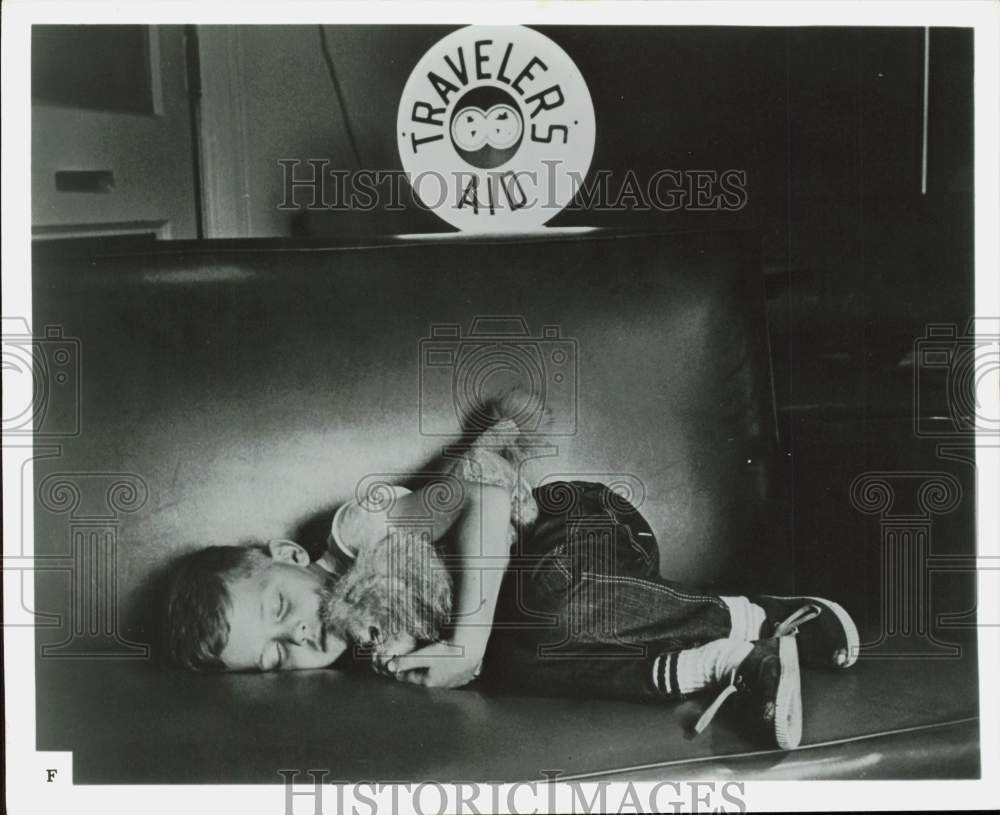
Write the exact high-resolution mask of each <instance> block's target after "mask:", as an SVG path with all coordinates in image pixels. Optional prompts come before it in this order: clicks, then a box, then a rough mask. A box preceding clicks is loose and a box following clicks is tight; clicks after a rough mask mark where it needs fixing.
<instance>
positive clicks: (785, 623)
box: [694, 603, 823, 733]
mask: <svg viewBox="0 0 1000 815" xmlns="http://www.w3.org/2000/svg"><path fill="white" fill-rule="evenodd" d="M822 612H823V609H821V608H820V607H819V606H817V605H815V604H813V603H807V604H806V605H804V606H800V607H799V608H797V609H796V610H795V611H793V612H792V613H791V614H789V615H788V616H787V617H786V618H785V619H784V620H782V621H781V622H780V623H778V624H777V625H776V626H775V627H774V634H773V636H775V637H788V636H793V635H795V634H798V633H799V626H800V625H802V624H803V623H807V622H809V621H810V620H815V619H816V618H817V617H818V616H819V615H820V614H821V613H822ZM736 685H737V682H736V670H735V669H734V670H732V671H730V673H729V683H728V684H727V685H726V686H725V687H724V688H723V689H722V690H721V691H720V692H719V695H718V696H716V697H715V699H714V700H713V701H712V704H710V705H709V706H708V707H707V708H705V712H704V713H702V714H701V717H700V718H699V719H698V721H697V722H695V725H694V732H695V733H701V732H702V731H703V730H704V729H705V728H706V727H708V726H709V725H710V724H711V723H712V719H714V718H715V714H716V713H718V712H719V708H721V707H722V706H723V705H724V704H725V702H726V699H728V698H729V697H730V696H732V695H733V694H734V693H736V691H737V690H738V689H737V687H736Z"/></svg>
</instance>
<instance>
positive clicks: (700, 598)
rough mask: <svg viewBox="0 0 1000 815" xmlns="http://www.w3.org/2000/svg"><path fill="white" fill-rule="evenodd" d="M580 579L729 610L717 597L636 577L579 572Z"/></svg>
mask: <svg viewBox="0 0 1000 815" xmlns="http://www.w3.org/2000/svg"><path fill="white" fill-rule="evenodd" d="M566 574H567V575H568V574H569V573H568V572H566ZM580 577H581V578H585V579H588V580H594V581H596V582H611V583H628V584H632V585H638V586H645V587H647V588H651V589H654V590H656V591H659V592H663V593H664V594H666V595H669V596H671V597H673V598H675V599H677V600H681V601H684V602H691V603H704V602H710V603H712V604H713V605H716V606H718V607H719V608H723V609H726V610H728V608H729V607H728V606H727V605H726V604H725V602H723V601H722V600H721V599H719V598H718V597H712V596H711V595H699V594H685V593H684V592H680V591H677V590H676V589H672V588H670V587H669V586H662V585H660V584H659V583H654V582H653V581H651V580H643V579H641V578H638V577H622V576H616V577H613V576H611V575H606V574H595V573H594V572H581V573H580Z"/></svg>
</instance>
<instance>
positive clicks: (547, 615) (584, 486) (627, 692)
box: [480, 481, 730, 699]
mask: <svg viewBox="0 0 1000 815" xmlns="http://www.w3.org/2000/svg"><path fill="white" fill-rule="evenodd" d="M534 494H535V498H536V500H537V501H538V507H539V516H538V520H537V522H536V523H535V524H534V525H533V527H532V529H531V531H530V533H528V534H526V535H523V536H522V539H521V540H520V541H518V543H517V544H516V545H515V546H514V548H513V550H512V552H511V560H510V566H509V568H508V571H507V574H506V576H505V578H504V583H503V586H502V588H501V590H500V598H499V602H498V608H497V613H496V616H495V623H494V628H493V633H492V634H491V637H490V644H489V647H488V650H487V654H486V659H485V661H484V665H483V675H482V677H481V679H480V684H481V685H482V686H484V687H496V688H503V689H508V690H523V691H526V692H531V693H533V694H535V693H539V692H546V693H553V694H559V695H567V694H574V695H575V694H582V695H587V696H594V695H599V696H610V697H618V698H626V699H662V698H663V697H662V695H661V694H660V693H659V692H658V691H657V690H656V687H655V684H654V682H653V676H652V669H653V660H654V659H655V657H656V656H657V655H658V654H661V653H664V652H670V651H679V650H682V649H685V648H690V647H693V646H696V645H699V644H701V643H703V642H707V641H709V640H714V639H718V638H720V637H726V636H728V634H729V631H730V617H729V611H728V608H727V606H726V604H725V603H724V602H723V601H722V600H721V599H720V598H719V597H717V596H715V595H711V594H706V593H704V592H701V591H698V590H695V589H690V588H687V587H683V586H680V585H678V584H676V583H672V582H670V581H667V580H664V579H663V578H661V577H660V558H659V548H658V546H657V543H656V538H655V537H654V535H653V531H652V530H651V529H650V527H649V524H648V523H647V522H646V520H645V519H644V518H643V517H642V516H641V515H640V514H639V512H638V511H637V510H636V509H635V507H633V506H632V505H631V504H630V503H628V501H626V500H624V499H623V498H622V497H620V496H619V495H617V494H616V493H614V492H613V491H611V490H609V489H608V488H607V487H605V486H604V485H603V484H597V483H590V482H584V481H573V482H554V483H550V484H546V485H543V486H541V487H538V488H537V489H535V491H534Z"/></svg>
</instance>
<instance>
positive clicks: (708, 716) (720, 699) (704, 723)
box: [694, 669, 736, 733]
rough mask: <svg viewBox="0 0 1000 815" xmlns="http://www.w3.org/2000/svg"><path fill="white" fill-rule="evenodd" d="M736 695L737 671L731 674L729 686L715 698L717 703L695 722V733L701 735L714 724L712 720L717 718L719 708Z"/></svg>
mask: <svg viewBox="0 0 1000 815" xmlns="http://www.w3.org/2000/svg"><path fill="white" fill-rule="evenodd" d="M734 693H736V670H735V669H733V670H732V671H730V672H729V684H728V685H726V687H724V688H723V689H722V691H721V692H720V693H719V695H718V696H716V697H715V701H713V702H712V704H710V705H709V706H708V707H707V708H705V712H704V713H702V714H701V718H700V719H698V721H697V722H695V725H694V732H695V733H701V732H702V731H703V730H704V729H705V728H706V727H708V726H709V725H710V724H711V723H712V719H714V718H715V714H716V713H718V712H719V708H720V707H722V705H723V704H724V703H725V701H726V699H728V698H729V697H730V696H732V695H733V694H734Z"/></svg>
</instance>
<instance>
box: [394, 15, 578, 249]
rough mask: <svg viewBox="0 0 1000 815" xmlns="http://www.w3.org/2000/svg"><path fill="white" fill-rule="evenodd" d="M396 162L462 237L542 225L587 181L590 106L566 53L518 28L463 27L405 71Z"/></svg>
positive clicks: (426, 202)
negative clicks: (405, 78) (457, 229)
mask: <svg viewBox="0 0 1000 815" xmlns="http://www.w3.org/2000/svg"><path fill="white" fill-rule="evenodd" d="M396 122H397V129H398V133H397V143H398V145H399V158H400V161H401V162H402V165H403V170H404V172H405V173H406V176H407V179H408V180H409V183H410V186H411V187H412V188H413V191H414V193H415V194H416V197H417V199H418V200H419V201H420V203H421V204H423V205H424V206H425V207H427V208H428V209H430V210H431V211H433V212H435V213H437V214H438V215H439V216H440V217H441V218H443V219H444V220H445V221H447V222H448V223H449V224H451V225H452V226H455V227H458V228H459V229H461V230H464V231H471V232H481V231H503V232H514V231H522V230H526V229H533V228H536V227H540V226H541V225H542V224H544V223H546V222H547V221H549V220H550V219H551V218H553V217H554V216H555V215H556V213H558V212H559V211H560V210H561V209H563V207H565V206H566V205H567V204H568V203H569V202H570V201H571V200H572V199H573V196H574V195H575V194H576V192H577V191H578V190H579V188H580V187H581V186H582V185H583V181H584V178H585V177H586V175H587V170H589V169H590V161H591V159H592V158H593V154H594V135H595V122H594V105H593V103H592V102H591V99H590V91H589V90H588V89H587V83H586V82H584V80H583V76H582V75H581V74H580V71H579V70H578V69H577V67H576V65H575V64H574V63H573V60H571V59H570V58H569V56H568V55H567V54H566V52H565V51H563V50H562V49H561V48H560V47H559V46H558V45H556V44H555V43H554V42H552V40H550V39H549V38H548V37H546V36H544V35H543V34H540V33H538V32H537V31H533V30H532V29H530V28H524V27H522V26H498V27H487V26H469V27H467V28H462V29H459V30H458V31H454V32H452V33H451V34H449V35H448V36H446V37H445V38H444V39H442V40H440V41H438V42H437V43H436V44H435V45H434V46H432V47H431V48H430V50H428V51H427V53H426V54H424V56H423V57H422V58H421V59H420V61H419V62H418V63H417V65H416V67H415V68H414V69H413V71H412V72H411V73H410V77H409V79H408V80H407V82H406V86H405V87H404V88H403V95H402V96H401V97H400V100H399V111H398V113H397V116H396Z"/></svg>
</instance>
